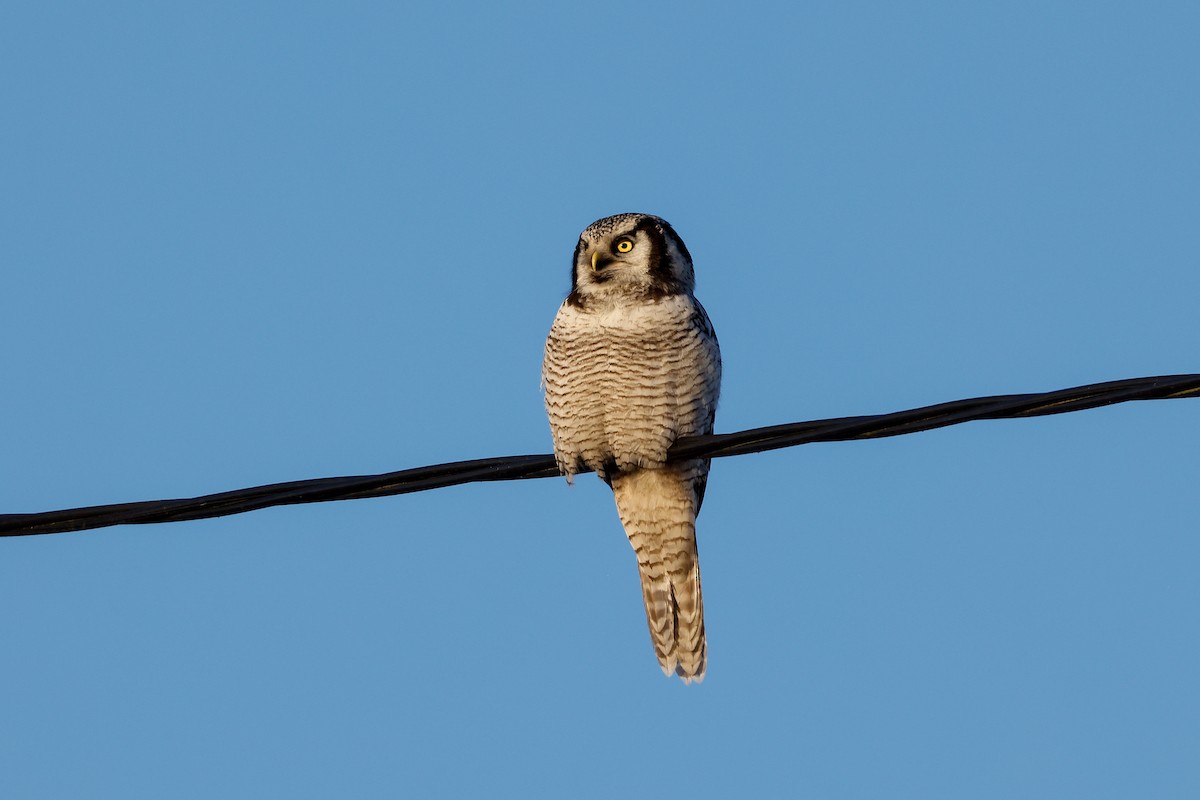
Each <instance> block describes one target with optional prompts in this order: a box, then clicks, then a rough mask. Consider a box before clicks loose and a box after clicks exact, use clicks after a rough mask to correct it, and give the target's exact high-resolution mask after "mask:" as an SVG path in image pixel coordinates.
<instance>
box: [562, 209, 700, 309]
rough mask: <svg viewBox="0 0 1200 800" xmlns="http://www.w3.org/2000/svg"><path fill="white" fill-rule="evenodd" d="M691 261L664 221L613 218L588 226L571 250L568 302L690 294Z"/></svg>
mask: <svg viewBox="0 0 1200 800" xmlns="http://www.w3.org/2000/svg"><path fill="white" fill-rule="evenodd" d="M695 283H696V280H695V277H694V275H693V272H692V256H691V254H690V253H688V249H687V246H686V245H684V243H683V240H682V239H680V238H679V234H677V233H675V229H674V228H672V227H671V226H670V224H668V223H667V221H666V220H665V219H660V218H659V217H655V216H652V215H650V214H617V215H616V216H612V217H605V218H604V219H599V220H596V221H595V222H593V223H592V224H591V225H588V226H587V228H586V229H585V230H584V231H583V233H582V234H581V235H580V237H579V244H578V245H576V247H575V258H574V262H573V264H572V271H571V295H570V297H569V298H568V300H569V301H570V302H572V303H574V304H576V305H583V304H585V303H587V302H588V301H591V300H597V301H603V300H605V299H610V298H611V299H619V298H640V299H650V300H653V299H658V298H661V297H665V296H667V295H672V294H690V293H691V292H692V290H693V288H694V287H695Z"/></svg>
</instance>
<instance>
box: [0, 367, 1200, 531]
mask: <svg viewBox="0 0 1200 800" xmlns="http://www.w3.org/2000/svg"><path fill="white" fill-rule="evenodd" d="M1180 397H1200V375H1160V376H1157V377H1152V378H1131V379H1129V380H1123V381H1110V382H1108V383H1094V384H1090V385H1088V386H1077V387H1075V388H1072V389H1061V390H1059V391H1055V392H1042V393H1038V394H1007V395H998V396H996V397H976V398H971V399H968V400H956V401H954V402H950V403H941V404H938V405H934V406H925V407H923V408H914V409H910V410H908V411H897V412H894V413H891V414H873V415H870V416H863V417H841V418H838V419H823V420H815V421H812V422H793V423H790V424H787V425H774V426H772V427H769V428H755V429H753V430H748V431H740V432H738V433H721V434H715V435H712V436H692V437H688V438H685V439H680V440H679V441H678V442H676V443H675V445H674V446H673V447H672V448H671V451H670V457H671V459H672V460H675V459H681V458H696V457H698V456H704V457H708V458H721V457H724V456H737V455H744V454H747V453H761V452H763V451H765V450H776V449H779V448H781V447H795V446H796V445H800V444H808V443H809V442H840V441H848V440H852V439H877V438H881V437H884V436H900V435H903V434H906V433H917V432H918V431H927V430H931V429H933V428H943V427H945V426H947V425H958V424H959V423H962V422H970V421H971V420H977V419H1008V418H1020V417H1036V416H1043V415H1046V414H1065V413H1067V412H1069V411H1082V410H1084V409H1087V408H1096V407H1097V406H1106V405H1112V404H1113V403H1124V402H1128V401H1130V400H1165V399H1170V398H1180ZM557 474H558V470H557V469H556V468H555V465H554V457H553V456H551V455H535V456H504V457H500V458H482V459H477V460H475V461H456V462H454V463H452V464H436V465H433V466H429V467H417V468H415V469H405V470H400V471H399V472H386V473H384V474H382V475H359V476H349V477H342V478H315V479H312V480H304V481H290V482H288V483H273V484H271V485H269V486H254V487H251V488H249V489H235V490H234V491H231V492H221V493H219V494H209V495H204V496H203V497H193V498H190V499H182V500H149V501H146V502H140V503H116V504H113V505H105V506H91V507H88V508H71V509H65V510H63V511H47V512H44V513H41V514H0V536H28V535H34V534H42V533H63V532H66V531H82V530H88V529H91V528H104V527H107V526H109V525H141V524H147V523H152V522H180V521H182V520H190V519H207V518H209V517H222V516H226V515H228V514H242V513H245V512H247V511H255V510H257V509H260V508H268V507H270V506H280V505H290V504H295V503H323V502H327V501H330V500H357V499H360V498H364V497H386V496H388V495H393V494H405V493H407V492H421V491H425V490H426V489H440V488H442V487H444V486H455V485H457V484H460V483H471V482H473V481H511V480H521V479H525V478H549V477H551V476H554V475H557Z"/></svg>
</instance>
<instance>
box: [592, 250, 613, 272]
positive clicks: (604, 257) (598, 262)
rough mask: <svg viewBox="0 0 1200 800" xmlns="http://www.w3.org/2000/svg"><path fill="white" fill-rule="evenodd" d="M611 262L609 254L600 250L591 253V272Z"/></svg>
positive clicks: (597, 270)
mask: <svg viewBox="0 0 1200 800" xmlns="http://www.w3.org/2000/svg"><path fill="white" fill-rule="evenodd" d="M612 262H613V259H612V257H611V256H609V255H608V254H606V253H605V252H604V251H602V250H597V251H596V252H594V253H592V272H599V271H600V270H602V269H604V268H605V267H607V266H608V265H609V264H611V263H612Z"/></svg>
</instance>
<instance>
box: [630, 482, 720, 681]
mask: <svg viewBox="0 0 1200 800" xmlns="http://www.w3.org/2000/svg"><path fill="white" fill-rule="evenodd" d="M698 463H700V462H695V463H690V462H685V463H684V464H680V465H671V466H669V467H661V468H658V469H640V470H636V471H634V472H630V473H626V474H620V475H615V476H613V478H612V489H613V496H614V497H615V498H616V501H617V512H618V513H619V514H620V516H621V523H622V524H623V525H624V526H625V533H626V534H627V535H628V536H629V543H630V544H631V545H633V550H634V552H635V553H637V560H638V571H639V572H640V573H641V578H642V595H643V598H644V600H645V602H646V621H647V622H648V623H649V626H650V639H651V641H652V642H653V643H654V652H655V654H656V655H657V656H658V663H659V665H660V666H661V667H662V670H663V674H665V675H670V674H671V673H672V672H674V673H675V674H676V675H678V676H679V677H681V678H683V681H684V683H691V682H692V681H697V682H699V681H701V680H703V679H704V669H705V666H706V660H707V652H706V645H705V641H704V602H703V599H702V598H701V596H700V560H699V556H698V553H697V551H696V511H697V508H698V506H699V498H698V497H697V494H696V491H695V489H694V486H693V481H694V479H695V477H696V472H697V467H696V464H698ZM704 467H707V464H705V465H704ZM703 471H704V472H707V469H704V470H703Z"/></svg>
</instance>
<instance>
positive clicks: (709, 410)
mask: <svg viewBox="0 0 1200 800" xmlns="http://www.w3.org/2000/svg"><path fill="white" fill-rule="evenodd" d="M542 374H543V380H544V382H545V386H546V410H547V413H548V414H549V417H550V428H551V432H552V434H553V438H554V452H555V456H556V458H557V459H558V464H559V468H560V470H561V471H562V472H563V474H565V475H567V476H568V477H570V476H572V475H573V474H574V473H575V472H577V471H578V469H579V464H581V463H582V464H586V465H587V466H588V467H589V468H591V469H593V470H595V471H597V472H599V473H601V474H604V473H605V472H606V471H609V470H612V469H616V470H619V471H627V470H631V469H635V468H638V467H656V466H661V465H662V464H663V463H665V461H666V456H667V450H668V449H669V448H670V446H671V444H672V443H674V441H675V440H676V439H677V438H679V437H682V436H691V435H696V434H703V433H709V432H711V430H712V422H713V416H714V413H715V411H716V404H717V395H718V393H719V391H720V381H721V361H720V353H719V351H718V350H717V345H716V339H715V337H714V336H713V335H712V329H711V325H710V324H709V323H708V318H707V315H705V313H704V310H703V308H701V307H700V305H699V303H697V302H696V301H695V300H694V299H693V298H692V297H690V296H688V295H674V296H670V297H665V298H662V299H660V300H657V301H647V302H643V303H637V304H620V305H611V306H607V307H598V308H592V307H589V308H587V309H583V308H580V307H577V306H574V305H571V304H570V303H569V302H565V303H563V305H562V307H561V308H560V309H559V311H558V315H557V316H556V317H555V320H554V325H553V327H552V328H551V330H550V336H549V338H548V339H547V341H546V357H545V361H544V363H543V373H542Z"/></svg>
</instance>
